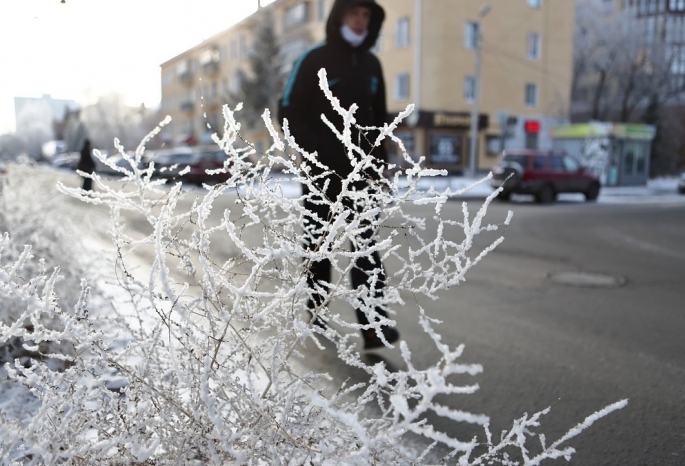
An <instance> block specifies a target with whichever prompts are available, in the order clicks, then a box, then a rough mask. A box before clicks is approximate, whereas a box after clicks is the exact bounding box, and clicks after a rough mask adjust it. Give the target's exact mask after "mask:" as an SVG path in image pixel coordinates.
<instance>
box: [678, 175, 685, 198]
mask: <svg viewBox="0 0 685 466" xmlns="http://www.w3.org/2000/svg"><path fill="white" fill-rule="evenodd" d="M678 192H679V193H680V194H685V172H682V173H681V174H680V179H679V180H678Z"/></svg>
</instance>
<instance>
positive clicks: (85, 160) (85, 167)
mask: <svg viewBox="0 0 685 466" xmlns="http://www.w3.org/2000/svg"><path fill="white" fill-rule="evenodd" d="M91 152H92V149H91V147H90V139H86V140H85V141H83V148H82V149H81V157H80V158H79V160H78V165H76V169H77V170H80V171H82V172H83V173H93V171H94V170H95V161H93V156H92V155H91ZM91 189H93V180H92V179H90V178H85V177H84V178H83V190H84V191H90V190H91Z"/></svg>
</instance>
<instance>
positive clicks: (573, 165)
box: [491, 150, 600, 204]
mask: <svg viewBox="0 0 685 466" xmlns="http://www.w3.org/2000/svg"><path fill="white" fill-rule="evenodd" d="M492 174H493V179H492V181H491V185H492V187H493V188H499V187H500V186H502V187H503V189H502V192H501V193H499V195H498V198H499V199H502V200H508V199H509V197H510V196H511V195H512V194H532V195H533V196H535V199H536V200H537V201H538V202H540V203H543V204H548V203H551V202H554V201H555V200H556V198H557V194H559V193H582V194H584V195H585V199H586V200H587V201H594V200H596V199H597V196H599V190H600V182H599V178H597V176H595V175H594V174H593V173H591V172H590V171H588V170H587V169H585V167H583V166H582V164H581V163H580V162H579V161H578V160H577V159H576V158H575V157H573V156H571V155H568V154H565V153H558V152H544V151H536V150H517V151H506V152H505V154H504V156H503V157H502V160H501V161H500V162H499V164H498V165H497V166H496V167H495V168H494V169H493V170H492Z"/></svg>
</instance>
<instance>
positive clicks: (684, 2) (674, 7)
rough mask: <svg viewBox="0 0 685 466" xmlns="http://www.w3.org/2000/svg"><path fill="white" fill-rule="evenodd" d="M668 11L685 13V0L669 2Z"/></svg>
mask: <svg viewBox="0 0 685 466" xmlns="http://www.w3.org/2000/svg"><path fill="white" fill-rule="evenodd" d="M668 9H669V10H671V11H685V0H668Z"/></svg>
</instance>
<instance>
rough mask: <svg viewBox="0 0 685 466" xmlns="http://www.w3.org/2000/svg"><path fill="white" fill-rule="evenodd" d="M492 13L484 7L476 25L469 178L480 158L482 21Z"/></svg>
mask: <svg viewBox="0 0 685 466" xmlns="http://www.w3.org/2000/svg"><path fill="white" fill-rule="evenodd" d="M489 11H490V5H489V4H487V3H486V4H485V5H483V6H482V7H481V8H480V10H479V11H478V18H479V20H478V21H477V22H476V23H475V24H476V27H475V28H474V29H475V31H474V33H475V38H474V42H475V43H474V52H475V55H476V57H475V58H476V66H475V70H474V73H473V81H474V83H473V104H472V106H471V138H470V139H471V140H470V144H469V170H468V171H469V173H468V174H469V176H476V159H477V158H478V154H477V149H478V105H479V104H480V56H481V48H482V44H481V43H482V40H483V34H482V33H481V21H480V20H481V19H482V18H483V17H485V15H487V14H488V12H489Z"/></svg>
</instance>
